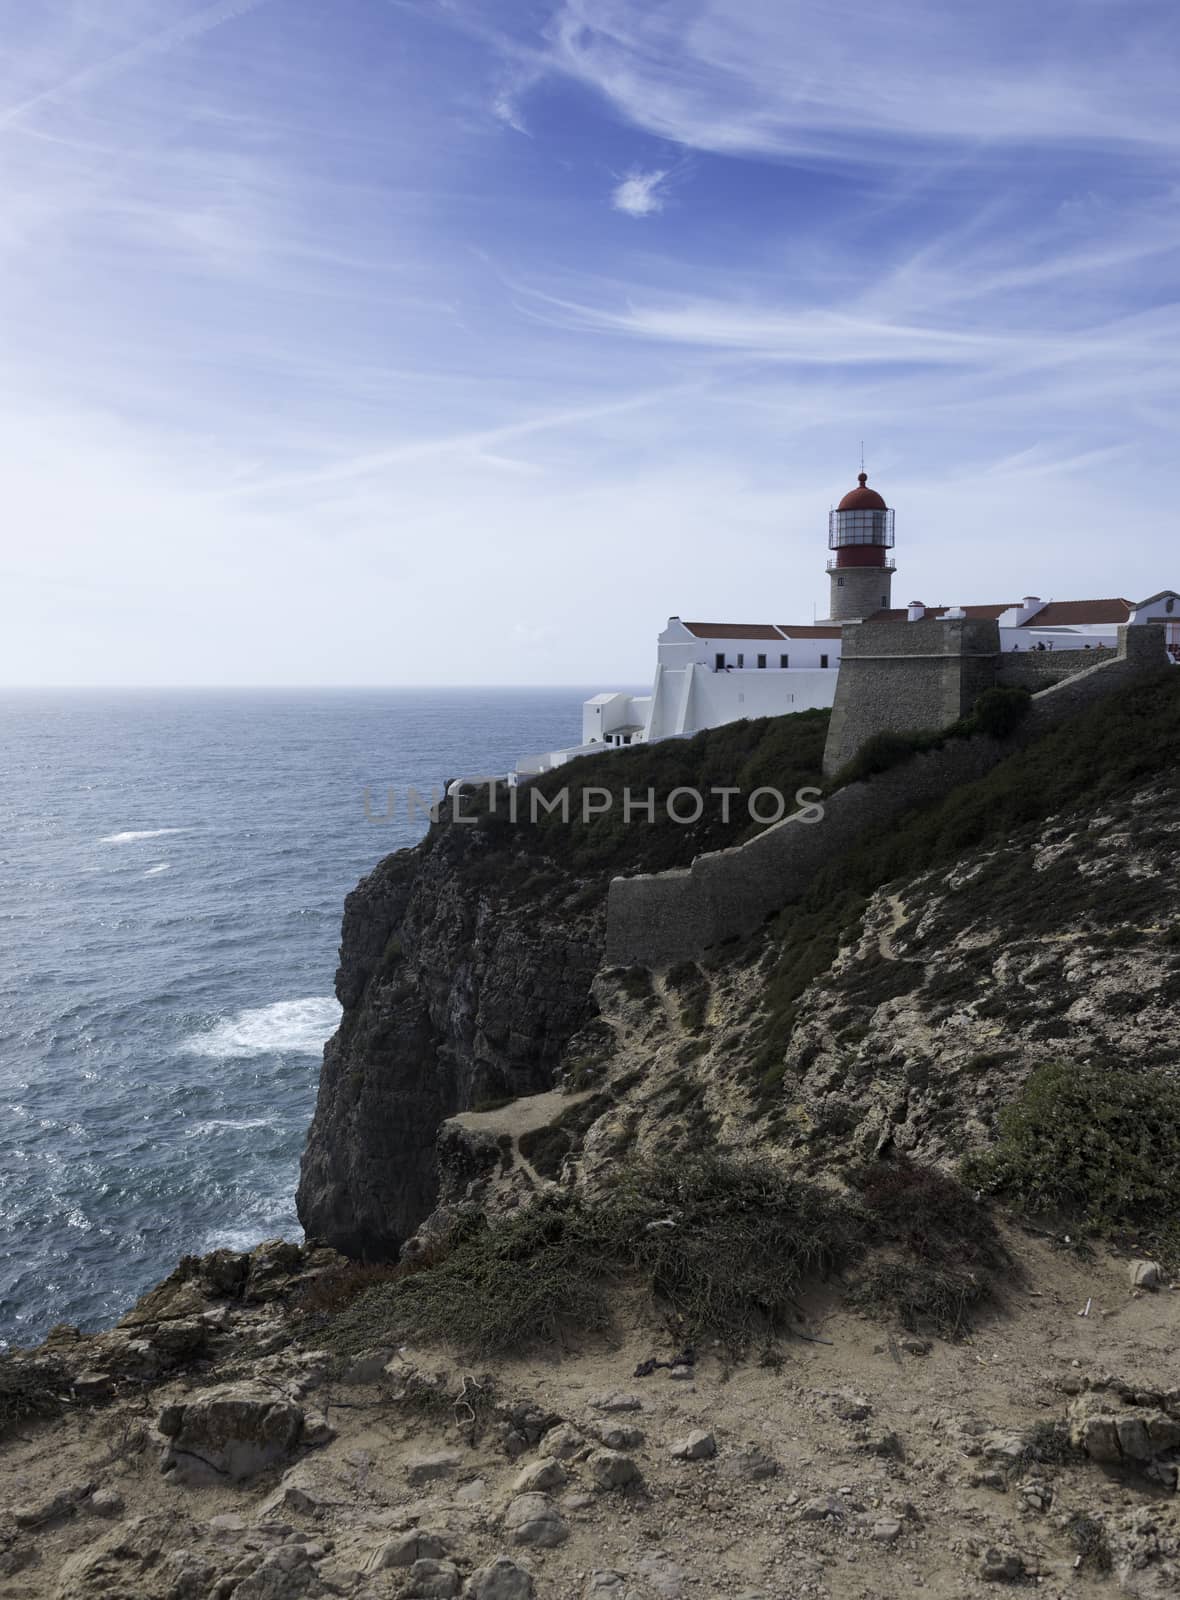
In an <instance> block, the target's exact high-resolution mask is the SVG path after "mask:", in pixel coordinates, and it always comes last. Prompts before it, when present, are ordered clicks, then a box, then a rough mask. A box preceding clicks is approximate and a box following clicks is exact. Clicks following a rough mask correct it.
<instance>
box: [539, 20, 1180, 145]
mask: <svg viewBox="0 0 1180 1600" xmlns="http://www.w3.org/2000/svg"><path fill="white" fill-rule="evenodd" d="M1132 21H1133V25H1130V26H1129V23H1131V22H1132ZM549 39H550V49H551V55H550V60H551V63H552V67H553V69H554V70H555V71H558V72H562V73H565V74H568V75H569V76H571V77H574V78H576V79H577V80H578V81H579V82H581V83H583V84H586V85H587V86H589V87H591V88H593V89H595V90H597V91H598V92H600V93H601V94H603V95H604V96H605V97H606V98H607V99H608V100H609V101H610V102H611V103H612V104H613V105H614V106H615V108H616V109H617V110H618V111H619V112H620V113H621V114H622V115H624V116H625V117H627V118H628V120H630V121H631V122H633V123H634V124H635V125H636V126H637V127H640V128H644V129H646V130H648V131H649V132H652V133H655V134H658V135H659V136H660V137H661V138H666V139H673V140H675V141H677V142H678V143H680V144H684V145H687V146H690V147H692V148H694V149H698V150H712V151H718V152H726V153H734V154H736V153H742V152H744V153H752V152H763V153H772V154H777V155H802V156H812V157H815V156H820V157H833V158H840V159H847V158H849V157H855V159H856V160H858V161H874V160H888V159H890V158H891V157H896V156H897V155H898V154H899V145H900V144H902V143H904V142H905V141H910V142H912V143H918V144H923V145H929V144H930V143H932V142H936V141H941V140H947V139H952V140H959V141H964V142H966V143H969V144H971V145H973V146H979V145H986V144H997V143H998V144H1004V143H1010V142H1022V141H1024V142H1034V141H1035V142H1042V141H1048V142H1051V143H1055V144H1061V143H1070V142H1073V143H1077V144H1081V145H1083V146H1087V147H1091V148H1094V147H1099V146H1103V145H1111V144H1114V145H1119V144H1139V145H1144V146H1151V147H1156V148H1158V149H1160V150H1166V151H1168V152H1171V153H1174V152H1175V151H1176V150H1177V148H1180V137H1178V132H1180V130H1178V125H1177V118H1176V114H1175V94H1174V88H1175V85H1174V69H1173V62H1174V60H1175V54H1176V48H1177V45H1178V43H1180V19H1178V17H1177V13H1176V12H1175V10H1174V9H1170V8H1161V7H1159V6H1157V5H1154V4H1152V3H1151V0H1129V3H1127V4H1124V5H1119V6H1108V5H1101V4H1099V5H1089V6H1079V5H1078V4H1077V3H1076V0H1042V3H1041V4H1040V5H1039V6H1038V7H1037V8H1036V13H1035V25H1034V23H1033V21H1032V13H1030V12H1029V10H1028V8H1027V6H1026V5H1025V4H1024V3H1023V0H995V3H994V4H992V5H989V6H987V7H966V8H965V7H956V8H954V9H953V11H948V9H947V7H946V5H945V0H893V3H892V4H890V5H888V6H880V5H877V4H870V3H867V0H846V3H844V4H842V5H841V6H840V8H839V10H838V12H833V10H832V9H831V8H830V7H822V6H816V5H776V6H767V5H765V4H763V3H761V0H667V3H666V4H663V5H660V6H657V7H641V6H640V7H637V6H635V5H633V4H632V3H631V0H563V3H562V4H561V5H560V7H559V9H558V11H557V14H556V15H555V17H554V20H553V22H552V25H551V27H550V30H549Z"/></svg>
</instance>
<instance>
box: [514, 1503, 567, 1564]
mask: <svg viewBox="0 0 1180 1600" xmlns="http://www.w3.org/2000/svg"><path fill="white" fill-rule="evenodd" d="M504 1526H505V1528H506V1529H507V1530H508V1532H509V1533H510V1534H511V1535H512V1542H513V1544H535V1545H539V1546H540V1547H541V1549H542V1550H549V1549H552V1548H553V1546H554V1545H558V1544H563V1543H564V1542H565V1540H566V1539H568V1538H569V1528H568V1527H567V1526H566V1523H565V1519H564V1518H563V1517H562V1515H561V1512H560V1511H559V1510H558V1509H557V1507H556V1506H555V1505H554V1503H553V1501H552V1500H551V1499H550V1498H549V1496H548V1495H547V1494H521V1495H517V1497H516V1499H515V1500H513V1501H512V1502H511V1503H510V1505H509V1507H508V1510H507V1511H506V1512H505V1513H504Z"/></svg>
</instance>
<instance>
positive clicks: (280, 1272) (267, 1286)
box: [245, 1239, 303, 1302]
mask: <svg viewBox="0 0 1180 1600" xmlns="http://www.w3.org/2000/svg"><path fill="white" fill-rule="evenodd" d="M249 1259H250V1271H249V1274H248V1276H247V1278H246V1291H245V1293H246V1298H247V1300H260V1301H263V1302H266V1301H268V1300H274V1299H277V1298H278V1297H279V1296H280V1295H281V1294H282V1293H283V1291H284V1290H285V1289H286V1288H287V1287H288V1285H289V1283H290V1280H291V1278H292V1277H293V1276H295V1275H296V1274H297V1273H298V1272H299V1269H300V1268H301V1267H302V1265H303V1247H302V1245H298V1244H294V1243H293V1242H292V1241H291V1240H290V1239H268V1240H266V1242H265V1243H264V1244H260V1245H257V1246H255V1248H254V1249H253V1250H251V1252H250V1258H249Z"/></svg>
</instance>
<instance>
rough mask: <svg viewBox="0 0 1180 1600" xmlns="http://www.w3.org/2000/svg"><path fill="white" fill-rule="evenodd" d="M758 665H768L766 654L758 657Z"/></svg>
mask: <svg viewBox="0 0 1180 1600" xmlns="http://www.w3.org/2000/svg"><path fill="white" fill-rule="evenodd" d="M758 665H759V666H760V667H764V666H765V665H766V657H765V656H759V657H758Z"/></svg>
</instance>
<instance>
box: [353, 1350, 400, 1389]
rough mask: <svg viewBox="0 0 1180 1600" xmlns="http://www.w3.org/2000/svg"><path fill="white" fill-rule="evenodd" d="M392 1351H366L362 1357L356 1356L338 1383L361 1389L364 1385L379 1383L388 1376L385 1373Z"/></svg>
mask: <svg viewBox="0 0 1180 1600" xmlns="http://www.w3.org/2000/svg"><path fill="white" fill-rule="evenodd" d="M392 1355H393V1351H392V1350H390V1349H384V1350H368V1351H366V1352H365V1354H364V1355H360V1356H357V1357H356V1359H355V1360H354V1361H352V1362H350V1363H349V1365H348V1366H347V1367H346V1368H345V1369H344V1372H343V1374H342V1375H341V1378H340V1382H341V1383H343V1384H344V1385H346V1386H351V1385H355V1386H356V1387H357V1388H361V1387H362V1386H363V1385H365V1384H370V1383H380V1382H381V1380H382V1379H383V1378H385V1377H387V1376H388V1374H387V1373H386V1371H385V1368H386V1366H387V1365H388V1364H389V1360H390V1357H391V1356H392Z"/></svg>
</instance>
